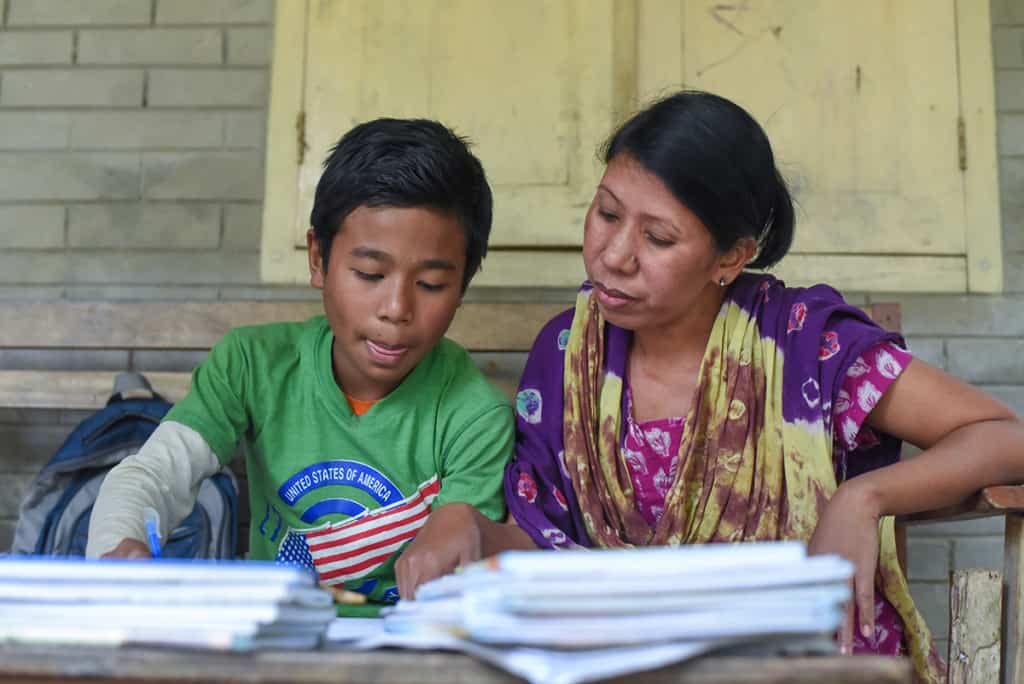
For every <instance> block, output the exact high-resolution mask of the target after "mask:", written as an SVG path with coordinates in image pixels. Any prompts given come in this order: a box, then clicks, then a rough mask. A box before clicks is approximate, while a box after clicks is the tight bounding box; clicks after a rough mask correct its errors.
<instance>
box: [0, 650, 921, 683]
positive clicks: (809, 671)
mask: <svg viewBox="0 0 1024 684" xmlns="http://www.w3.org/2000/svg"><path fill="white" fill-rule="evenodd" d="M83 679H88V680H89V681H90V682H94V683H97V682H111V683H113V682H118V683H119V684H127V683H128V682H183V681H187V682H191V683H192V684H214V683H217V684H220V683H225V684H226V683H228V682H242V681H244V682H249V684H271V683H273V684H278V683H280V682H306V683H307V684H319V683H323V684H328V683H330V684H334V683H335V682H348V683H349V684H384V683H385V682H391V683H395V684H398V683H402V684H428V683H429V684H435V683H439V682H452V681H459V682H481V683H482V684H513V683H514V682H519V681H522V680H520V679H518V678H516V677H514V676H512V675H510V674H508V673H505V672H502V671H500V670H498V669H496V668H494V667H491V666H489V665H487V664H486V663H483V662H480V661H478V660H474V659H473V658H470V657H469V656H466V655H462V654H459V653H439V652H416V651H401V650H399V651H350V650H342V651H312V652H303V653H294V652H293V653H289V652H287V651H277V652H274V651H270V652H260V653H252V654H246V655H245V656H244V657H239V654H237V653H203V652H185V651H175V650H173V649H155V648H149V649H143V648H110V649H86V648H81V647H58V646H31V645H24V646H16V645H6V644H5V645H0V682H12V681H13V682H37V681H38V682H43V681H48V682H81V681H82V680H83ZM614 681H616V682H626V681H628V682H635V683H636V684H724V683H725V682H729V683H730V684H821V683H822V682H828V683H829V684H910V682H911V665H910V661H909V659H907V658H891V657H882V656H858V657H856V658H851V657H849V656H816V657H755V656H749V657H743V656H716V655H709V656H706V657H703V658H698V659H696V660H694V661H692V662H689V663H683V664H682V665H672V666H668V667H664V668H660V669H657V670H654V671H650V672H638V673H634V674H631V675H628V676H625V677H620V678H616V679H615V680H614Z"/></svg>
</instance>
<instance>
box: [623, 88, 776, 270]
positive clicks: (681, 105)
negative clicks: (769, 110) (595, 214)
mask: <svg viewBox="0 0 1024 684" xmlns="http://www.w3.org/2000/svg"><path fill="white" fill-rule="evenodd" d="M620 154H627V155H629V156H631V157H632V158H633V159H634V160H636V161H638V162H640V164H641V165H642V166H643V167H644V168H646V169H647V170H648V171H650V172H651V173H653V174H654V175H655V176H657V177H658V178H660V179H661V181H662V182H663V183H664V184H665V185H666V186H667V187H668V189H669V190H671V191H672V194H674V195H675V196H676V198H677V199H678V200H679V201H680V202H682V203H683V204H684V205H685V206H686V207H687V208H688V209H689V210H690V211H692V212H693V213H694V214H696V215H697V217H698V218H699V219H700V220H701V221H702V222H703V223H704V225H705V226H707V228H708V230H709V231H711V236H712V237H713V238H714V241H715V244H716V245H717V246H718V248H719V249H720V250H722V251H725V250H728V249H729V248H730V247H732V246H733V245H735V244H736V242H737V241H738V240H739V239H741V238H744V237H751V238H754V239H755V240H757V244H758V251H757V257H756V258H755V259H754V260H753V261H751V262H750V264H749V266H750V268H767V267H769V266H771V265H773V264H775V263H776V262H778V261H779V260H780V259H781V258H782V257H783V256H785V254H786V252H787V251H789V246H790V245H791V244H792V242H793V228H794V223H795V216H794V211H793V200H792V199H791V198H790V195H789V189H788V188H787V187H786V182H785V180H783V178H782V175H781V174H780V173H779V172H778V170H777V169H776V168H775V157H774V155H773V154H772V148H771V145H770V144H769V143H768V137H767V136H766V135H765V133H764V130H763V129H762V128H761V126H760V125H759V124H758V123H757V121H755V120H754V118H753V117H752V116H750V114H748V113H747V112H746V110H744V109H743V108H742V107H740V106H739V105H737V104H735V103H734V102H731V101H729V100H727V99H725V98H724V97H719V96H718V95H712V94H711V93H705V92H702V91H698V90H684V91H682V92H679V93H676V94H675V95H672V96H670V97H666V98H665V99H663V100H660V101H658V102H655V103H654V104H652V105H651V106H649V107H648V108H647V109H645V110H643V111H641V112H639V113H638V114H636V115H634V116H633V117H632V118H631V119H630V120H629V121H627V122H626V123H624V124H623V125H622V127H621V128H619V130H617V131H616V132H615V133H614V135H612V137H611V139H610V140H609V141H608V142H607V143H606V145H605V148H604V160H605V162H606V163H607V162H610V161H611V160H612V159H614V158H615V157H616V156H618V155H620Z"/></svg>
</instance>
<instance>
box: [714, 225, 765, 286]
mask: <svg viewBox="0 0 1024 684" xmlns="http://www.w3.org/2000/svg"><path fill="white" fill-rule="evenodd" d="M756 254H757V240H755V239H754V238H752V237H745V238H740V239H739V240H737V241H736V244H735V245H733V246H732V247H730V248H729V249H728V250H726V251H725V252H724V253H723V254H722V256H721V258H720V259H719V260H718V271H717V274H716V278H715V280H716V281H717V282H721V281H722V280H723V279H724V280H725V283H726V284H729V283H731V282H732V281H734V280H736V278H737V277H739V274H740V272H741V271H742V270H743V269H744V268H745V267H746V265H747V264H749V263H750V262H751V260H752V259H753V258H754V256H755V255H756Z"/></svg>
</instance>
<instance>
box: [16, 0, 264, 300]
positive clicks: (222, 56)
mask: <svg viewBox="0 0 1024 684" xmlns="http://www.w3.org/2000/svg"><path fill="white" fill-rule="evenodd" d="M272 12H273V2H272V0H87V1H83V0H6V2H5V1H3V0H0V18H2V19H0V20H2V22H3V27H2V31H0V178H2V179H3V182H2V183H0V297H8V298H11V297H13V298H19V299H20V298H24V297H26V296H28V297H32V298H52V297H66V298H70V299H96V298H115V299H116V298H124V297H131V298H138V297H146V298H189V299H212V298H217V297H222V296H223V297H229V298H238V297H248V296H260V295H261V294H262V292H261V290H260V288H256V289H255V290H254V289H253V288H252V286H253V285H257V284H258V272H257V269H258V252H257V250H258V242H259V219H260V200H261V199H262V195H263V149H264V143H263V140H264V137H265V119H266V105H267V97H268V94H267V85H268V68H267V65H268V62H269V59H270V48H271V33H272V28H271V23H272Z"/></svg>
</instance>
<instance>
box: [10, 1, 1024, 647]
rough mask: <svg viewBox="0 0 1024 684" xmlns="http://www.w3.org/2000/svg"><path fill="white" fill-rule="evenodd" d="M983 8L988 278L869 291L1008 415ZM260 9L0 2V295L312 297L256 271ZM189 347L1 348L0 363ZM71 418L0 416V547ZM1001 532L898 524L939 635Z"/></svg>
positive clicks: (1015, 176) (1008, 139)
mask: <svg viewBox="0 0 1024 684" xmlns="http://www.w3.org/2000/svg"><path fill="white" fill-rule="evenodd" d="M992 9H993V23H994V51H995V59H996V68H997V71H996V88H997V97H998V110H999V150H1000V178H1001V185H1002V202H1003V206H1002V214H1003V222H1004V237H1005V246H1006V263H1005V266H1006V292H1005V293H1004V294H1003V295H1000V296H997V297H980V296H979V297H971V296H968V297H951V296H898V295H891V296H885V295H883V296H879V295H875V296H874V298H875V299H878V300H886V301H899V302H901V303H902V305H903V312H904V329H905V332H906V333H907V335H908V337H909V338H910V340H911V343H912V346H913V348H914V350H915V352H916V353H917V354H918V355H919V356H921V357H922V358H924V359H925V360H927V361H929V362H931V363H933V364H935V365H937V366H938V367H940V368H944V369H946V370H948V371H950V372H952V373H954V374H957V375H959V376H960V377H962V378H964V379H965V380H968V381H969V382H972V383H974V384H977V385H979V386H982V387H984V388H985V389H987V390H989V391H991V392H993V393H994V394H996V395H997V396H999V397H1000V398H1002V399H1003V400H1004V401H1006V402H1007V403H1008V404H1009V405H1010V406H1012V407H1013V408H1014V409H1015V410H1016V411H1018V413H1021V414H1024V362H1022V361H1021V358H1022V355H1024V341H1022V338H1024V2H1021V0H993V2H992ZM271 15H272V1H271V0H88V1H86V0H0V20H2V22H3V23H2V27H0V298H7V299H49V298H68V299H139V298H142V299H218V298H222V299H247V298H271V297H273V298H309V297H312V296H315V294H314V292H313V291H312V290H310V289H309V288H303V287H299V288H274V287H265V286H262V285H260V284H259V282H258V273H257V268H258V264H257V262H258V241H259V222H260V202H261V199H262V173H263V171H262V164H263V139H264V133H265V131H264V126H265V123H264V115H265V109H266V103H267V81H268V79H267V72H268V69H267V62H268V59H269V54H270V40H271V38H270V34H271V22H272V16H271ZM478 296H479V295H478ZM548 296H551V293H548ZM557 296H561V295H556V297H557ZM850 298H851V300H853V301H855V302H858V303H862V302H864V301H865V297H864V296H862V295H857V294H852V295H851V297H850ZM199 357H200V355H196V354H182V355H159V356H153V355H143V354H139V355H132V354H128V353H127V352H116V351H114V352H95V353H93V354H91V355H90V356H89V357H85V356H83V355H82V354H76V355H71V354H67V353H63V352H51V353H40V352H38V351H18V350H6V351H4V350H0V367H8V368H10V367H15V368H34V367H45V368H74V367H76V366H77V367H81V366H83V365H90V366H93V367H101V368H109V369H112V370H113V369H120V368H126V367H133V368H139V369H142V370H158V369H159V370H177V369H185V368H190V367H191V366H192V365H194V364H195V363H196V361H197V359H198V358H199ZM82 417H83V414H80V413H75V412H66V411H49V412H23V411H0V445H2V446H0V548H4V547H6V546H7V544H8V543H9V539H10V530H11V527H12V524H13V519H14V516H15V514H16V508H17V503H18V499H19V498H20V495H21V492H22V490H23V488H24V486H25V484H26V483H27V482H28V480H29V478H30V477H31V475H32V473H34V472H35V471H36V470H38V468H39V466H40V465H42V463H43V462H45V460H46V459H47V458H48V457H49V455H50V454H51V453H52V452H53V451H54V450H55V449H56V448H57V446H59V444H60V442H61V441H62V439H63V438H64V436H65V434H66V433H67V431H68V429H69V428H70V426H72V425H74V424H75V423H76V422H77V421H78V420H80V419H81V418H82ZM1001 534H1002V529H1001V524H1000V523H999V521H976V522H972V523H968V524H960V525H932V526H927V527H920V528H915V529H914V531H913V533H912V537H911V540H910V578H911V581H912V590H913V592H914V594H915V596H916V597H917V600H918V603H919V605H920V606H921V608H922V610H923V612H924V613H925V616H926V618H927V619H928V621H929V623H930V624H931V625H932V627H933V628H934V630H935V632H936V635H937V636H938V637H939V638H940V640H941V641H942V642H943V643H942V645H943V648H944V640H945V636H946V630H947V618H946V611H947V605H948V599H947V598H946V597H947V593H948V592H947V577H948V573H949V571H950V569H951V568H954V567H956V568H960V567H967V566H980V567H989V568H994V569H999V568H1000V567H1001V553H1002V550H1001V537H1000V535H1001Z"/></svg>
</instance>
